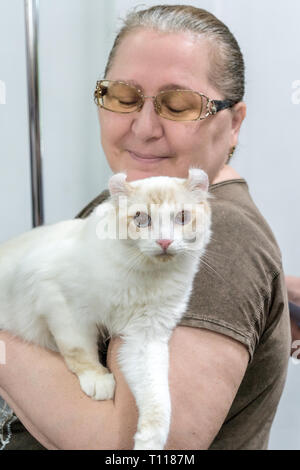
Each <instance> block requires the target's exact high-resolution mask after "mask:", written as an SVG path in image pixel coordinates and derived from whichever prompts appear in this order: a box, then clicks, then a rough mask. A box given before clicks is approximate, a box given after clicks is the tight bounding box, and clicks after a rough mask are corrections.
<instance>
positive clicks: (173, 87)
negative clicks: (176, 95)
mask: <svg viewBox="0 0 300 470" xmlns="http://www.w3.org/2000/svg"><path fill="white" fill-rule="evenodd" d="M119 81H121V82H126V83H128V84H129V85H134V86H135V87H136V88H138V89H139V90H141V91H143V90H144V89H143V87H142V86H141V85H140V84H139V83H137V82H136V81H135V80H119ZM178 89H179V90H191V88H190V87H188V86H185V85H182V84H179V83H168V84H166V85H163V86H161V87H160V88H159V89H158V91H164V90H178Z"/></svg>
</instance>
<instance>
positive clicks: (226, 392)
mask: <svg viewBox="0 0 300 470" xmlns="http://www.w3.org/2000/svg"><path fill="white" fill-rule="evenodd" d="M0 340H2V341H5V342H6V345H7V364H6V365H5V366H0V386H1V387H2V389H3V391H4V393H5V396H4V397H3V398H5V399H6V400H7V401H8V404H9V405H10V406H11V407H12V408H14V407H15V410H16V413H17V414H18V415H19V417H20V419H21V420H22V421H23V424H24V425H25V426H26V427H27V429H28V430H29V432H31V433H32V434H33V436H34V437H36V438H37V439H38V440H39V441H40V442H41V444H42V445H44V446H45V447H47V448H49V449H52V448H56V449H132V448H133V436H134V434H135V431H136V424H137V416H138V414H137V409H136V405H135V400H134V398H133V396H132V394H131V392H130V390H129V388H128V386H127V384H126V382H125V380H124V377H123V375H122V373H121V372H120V369H119V367H118V364H117V353H118V348H119V346H120V339H114V340H112V341H111V342H110V347H109V351H108V367H109V368H110V369H111V371H112V372H113V373H114V375H115V378H116V383H117V386H116V393H115V398H114V401H112V400H110V401H102V402H97V401H93V400H92V399H91V398H89V397H87V396H86V395H85V394H84V393H83V392H82V391H81V389H80V386H79V383H78V379H77V377H76V376H75V375H74V374H72V373H71V372H69V370H68V369H67V368H66V366H65V364H64V361H63V359H62V358H61V356H60V355H59V354H56V353H53V352H50V351H47V350H45V349H42V348H39V347H37V346H33V345H30V344H25V343H24V342H23V341H21V340H19V339H17V338H14V339H12V337H11V336H10V335H8V334H7V333H4V332H0ZM248 360H249V354H248V352H247V349H246V348H245V346H244V345H242V344H241V343H239V342H237V341H235V340H233V339H231V338H229V337H227V336H224V335H221V334H219V333H214V332H212V331H208V330H205V329H202V328H189V327H178V328H176V330H175V332H174V334H173V335H172V338H171V340H170V372H169V382H170V391H171V402H172V419H171V429H170V434H169V439H168V442H167V446H166V449H181V450H182V449H207V448H208V447H209V446H210V444H211V442H212V441H213V439H214V437H215V436H216V434H217V433H218V431H219V429H220V427H221V426H222V424H223V422H224V419H225V418H226V416H227V413H228V411H229V408H230V406H231V404H232V401H233V399H234V397H235V395H236V392H237V390H238V388H239V386H240V383H241V381H242V378H243V376H244V373H245V370H246V368H247V365H248ZM0 393H1V392H0Z"/></svg>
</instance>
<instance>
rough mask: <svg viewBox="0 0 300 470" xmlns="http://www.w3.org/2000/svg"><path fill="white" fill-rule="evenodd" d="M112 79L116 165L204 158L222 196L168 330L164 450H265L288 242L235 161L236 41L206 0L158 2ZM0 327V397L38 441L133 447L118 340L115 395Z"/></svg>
mask: <svg viewBox="0 0 300 470" xmlns="http://www.w3.org/2000/svg"><path fill="white" fill-rule="evenodd" d="M104 78H105V79H106V80H107V81H104V82H102V81H100V82H98V83H97V89H96V92H95V100H96V102H97V104H98V105H99V119H100V127H101V136H102V146H103V149H104V152H105V154H106V157H107V160H108V163H109V165H110V167H111V169H112V170H113V172H119V171H122V170H126V172H127V175H128V178H127V179H128V181H133V180H136V179H141V178H146V177H148V176H158V175H167V176H177V177H182V178H185V177H187V174H188V168H189V167H190V166H191V165H197V166H200V167H201V168H203V169H204V170H205V171H206V172H207V173H208V175H209V178H210V182H211V192H212V194H213V196H214V198H213V199H212V212H213V240H212V242H211V244H210V247H209V249H208V252H207V263H208V264H209V266H210V268H207V269H202V270H200V272H199V273H198V274H197V277H196V279H195V283H194V290H193V294H192V297H191V301H190V304H189V307H188V309H187V312H186V314H185V316H184V318H183V320H182V322H181V323H180V325H179V326H178V327H177V328H176V330H175V332H174V334H173V336H172V338H171V341H170V375H169V382H170V392H171V400H172V421H171V429H170V434H169V438H168V442H167V445H166V449H266V448H267V445H268V438H269V432H270V427H271V424H272V421H273V418H274V415H275V412H276V408H277V405H278V402H279V399H280V396H281V394H282V390H283V386H284V383H285V379H286V373H287V366H288V358H289V353H290V342H291V338H290V323H289V316H288V304H287V297H286V289H285V285H284V275H283V271H282V265H281V256H280V251H279V249H278V246H277V244H276V241H275V240H274V237H273V234H272V232H271V230H270V228H269V227H268V225H267V224H266V222H265V220H264V219H263V217H262V216H261V214H260V213H259V211H258V210H257V208H256V207H255V205H254V203H253V201H252V199H251V197H250V195H249V192H248V186H247V183H246V182H245V180H244V179H242V178H241V177H240V176H239V175H238V174H237V173H236V172H235V171H234V170H233V169H232V168H230V167H229V166H228V165H227V162H228V158H229V157H230V156H231V155H232V154H233V151H234V148H235V147H236V146H237V143H238V136H239V131H240V127H241V125H242V122H243V120H244V118H245V115H246V105H245V103H244V102H243V96H244V63H243V57H242V54H241V52H240V49H239V46H238V44H237V43H236V40H235V39H234V37H233V36H232V34H231V33H230V32H229V30H228V28H227V27H226V26H225V25H223V23H221V22H220V21H219V20H218V19H216V18H215V17H214V16H213V15H211V14H210V13H208V12H206V11H204V10H200V9H197V8H194V7H190V6H179V5H177V6H157V7H152V8H150V9H148V10H145V11H141V12H137V13H133V14H132V15H131V16H129V17H128V19H127V21H126V23H125V25H124V28H123V30H122V31H121V33H120V34H119V36H118V37H117V39H116V42H115V44H114V47H113V50H112V52H111V54H110V57H109V61H108V65H107V68H106V72H105V77H104ZM120 82H122V83H120ZM124 83H125V85H124ZM178 89H180V90H189V91H188V92H186V91H184V92H179V93H178V92H175V90H178ZM200 93H201V94H203V95H204V96H201V95H200ZM154 96H156V97H157V98H156V99H154V98H153V97H154ZM210 99H212V100H214V101H210ZM199 118H201V119H199ZM106 196H107V192H104V193H103V194H102V195H100V196H99V197H98V198H96V199H95V200H94V201H92V203H91V204H89V206H88V207H87V208H85V209H84V210H83V211H82V212H81V213H80V214H79V216H80V217H84V216H86V215H87V214H88V213H90V212H91V210H92V209H93V207H94V206H95V205H96V204H98V203H100V202H101V201H102V200H103V199H104V198H105V197H106ZM0 339H1V340H3V341H7V357H8V360H7V366H6V367H3V368H2V369H1V370H0V384H1V390H0V395H2V396H3V398H4V399H5V400H6V401H7V403H8V404H9V405H10V406H11V407H12V408H13V409H14V411H15V413H16V415H17V416H18V417H19V418H20V420H21V421H22V422H23V423H24V424H25V426H26V427H27V429H28V430H29V432H30V434H31V435H33V436H34V437H35V438H36V439H37V440H38V441H39V442H40V443H41V444H42V446H44V447H45V448H48V449H55V448H56V449H130V448H132V446H133V435H134V432H135V428H136V422H137V412H136V407H135V402H134V399H133V397H132V395H131V393H130V391H129V389H128V387H127V385H126V383H125V381H124V378H123V376H122V374H121V373H120V371H119V367H118V364H117V361H116V357H117V351H118V348H119V346H120V340H119V339H118V338H115V339H113V340H112V341H111V342H110V344H109V349H108V355H107V364H108V367H109V368H110V369H111V370H112V372H113V373H114V374H115V377H116V382H117V388H116V394H115V399H114V401H106V402H94V401H93V400H91V399H89V398H88V397H86V396H85V395H84V394H83V393H82V392H81V390H80V388H79V386H78V381H77V378H76V377H75V376H73V375H72V374H71V373H70V372H69V371H68V370H67V369H66V367H65V364H64V362H63V360H62V359H61V357H60V356H59V355H58V354H54V353H51V352H49V351H46V350H42V349H41V348H38V347H36V346H32V345H24V344H23V343H22V342H21V341H19V340H17V339H12V338H11V337H10V336H9V335H8V334H6V333H4V332H2V333H1V335H0ZM31 364H34V367H31ZM15 441H16V439H15ZM13 442H14V438H12V439H11V443H10V444H9V445H8V446H7V448H13V446H14V443H13ZM16 445H17V444H15V446H16ZM30 445H33V446H34V444H29V443H28V446H30Z"/></svg>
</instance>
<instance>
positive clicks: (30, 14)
mask: <svg viewBox="0 0 300 470" xmlns="http://www.w3.org/2000/svg"><path fill="white" fill-rule="evenodd" d="M24 7H25V32H26V59H27V86H28V110H29V134H30V161H31V194H32V224H33V227H37V226H38V225H43V223H44V208H43V184H42V183H43V181H42V156H41V139H40V115H39V71H38V10H39V0H24Z"/></svg>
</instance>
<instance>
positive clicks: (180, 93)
mask: <svg viewBox="0 0 300 470" xmlns="http://www.w3.org/2000/svg"><path fill="white" fill-rule="evenodd" d="M146 98H151V99H152V100H153V104H154V109H155V111H156V112H157V114H158V115H159V116H161V117H163V118H165V119H170V120H171V121H201V120H203V119H206V118H207V117H208V116H212V115H215V114H216V113H218V112H219V111H222V110H223V109H226V108H231V107H232V106H233V105H234V104H236V102H234V101H232V100H223V101H220V100H211V99H210V98H208V97H207V96H205V95H203V93H199V92H198V91H192V90H168V91H161V92H160V93H158V95H156V96H145V95H143V93H142V92H141V90H139V89H138V88H136V87H135V86H133V85H129V84H128V83H125V82H120V81H113V80H99V81H97V85H96V89H95V92H94V101H95V103H96V104H97V106H100V107H101V108H104V109H106V110H108V111H112V112H114V113H122V114H127V113H133V112H135V111H141V109H142V107H143V105H144V102H145V99H146Z"/></svg>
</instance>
